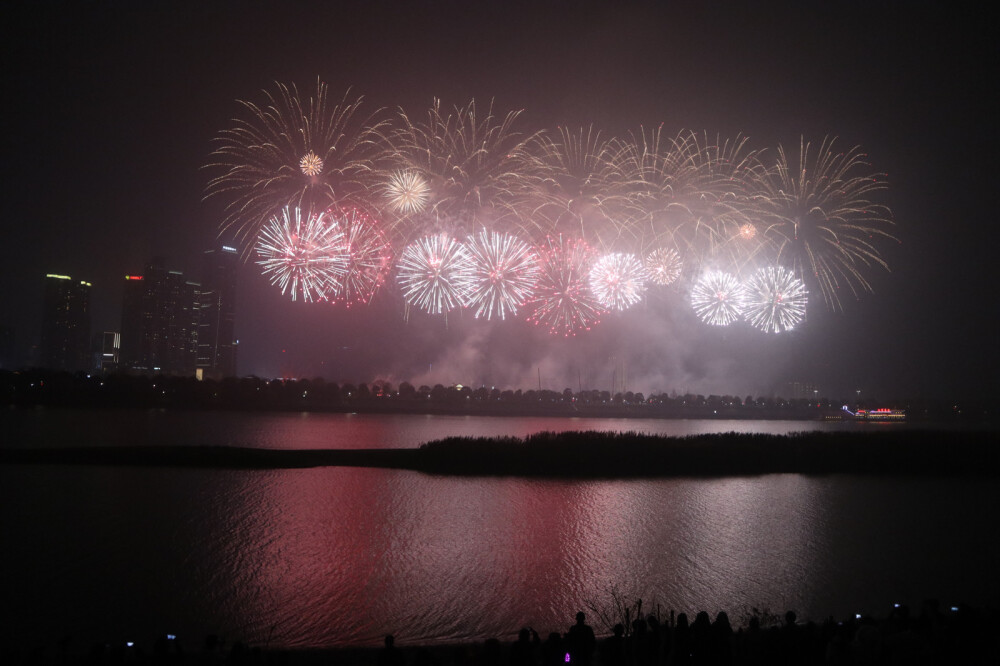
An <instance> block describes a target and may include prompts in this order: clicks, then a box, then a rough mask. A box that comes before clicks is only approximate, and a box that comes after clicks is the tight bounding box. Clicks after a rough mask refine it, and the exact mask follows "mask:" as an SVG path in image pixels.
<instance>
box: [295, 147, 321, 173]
mask: <svg viewBox="0 0 1000 666" xmlns="http://www.w3.org/2000/svg"><path fill="white" fill-rule="evenodd" d="M299 169H301V170H302V174H303V175H305V176H318V175H320V174H321V173H323V158H321V157H320V156H319V155H317V154H316V153H314V152H313V151H311V150H310V151H309V152H308V153H306V154H305V155H303V156H302V159H300V160H299Z"/></svg>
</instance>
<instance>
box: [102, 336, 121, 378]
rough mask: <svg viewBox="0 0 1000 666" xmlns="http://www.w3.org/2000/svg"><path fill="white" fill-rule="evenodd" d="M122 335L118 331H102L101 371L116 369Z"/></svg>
mask: <svg viewBox="0 0 1000 666" xmlns="http://www.w3.org/2000/svg"><path fill="white" fill-rule="evenodd" d="M121 345H122V335H121V333H119V332H118V331H104V334H103V335H102V336H101V372H105V373H107V372H114V371H115V370H117V369H118V352H119V350H121Z"/></svg>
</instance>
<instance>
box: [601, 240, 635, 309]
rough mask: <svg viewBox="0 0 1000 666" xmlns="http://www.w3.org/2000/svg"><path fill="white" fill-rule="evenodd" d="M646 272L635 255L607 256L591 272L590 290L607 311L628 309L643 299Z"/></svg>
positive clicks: (617, 254)
mask: <svg viewBox="0 0 1000 666" xmlns="http://www.w3.org/2000/svg"><path fill="white" fill-rule="evenodd" d="M645 289H646V269H645V268H644V267H643V265H642V262H641V261H639V259H638V258H637V257H636V256H635V255H632V254H619V253H615V254H606V255H604V256H603V257H601V258H600V259H598V260H597V261H596V262H594V267H593V268H591V269H590V290H591V291H592V292H593V293H594V296H595V297H596V298H597V300H598V302H600V304H601V305H602V306H604V307H605V308H606V309H608V310H627V309H628V308H630V307H632V306H633V305H635V304H636V303H638V302H639V299H641V298H642V293H643V292H644V291H645Z"/></svg>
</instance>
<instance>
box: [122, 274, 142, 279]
mask: <svg viewBox="0 0 1000 666" xmlns="http://www.w3.org/2000/svg"><path fill="white" fill-rule="evenodd" d="M125 279H126V280H141V279H142V276H141V275H126V276H125Z"/></svg>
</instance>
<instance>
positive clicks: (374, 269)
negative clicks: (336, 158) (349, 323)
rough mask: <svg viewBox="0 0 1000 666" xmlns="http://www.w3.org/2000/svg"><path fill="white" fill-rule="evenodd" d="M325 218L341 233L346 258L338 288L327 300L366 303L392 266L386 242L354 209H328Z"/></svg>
mask: <svg viewBox="0 0 1000 666" xmlns="http://www.w3.org/2000/svg"><path fill="white" fill-rule="evenodd" d="M326 215H328V216H329V218H330V219H332V220H334V221H335V223H336V224H337V225H338V226H339V228H340V229H342V230H343V235H342V240H341V247H342V250H343V253H344V255H345V256H346V257H347V265H346V267H345V272H344V277H343V279H342V280H341V282H340V288H339V289H337V291H336V292H335V293H332V294H331V295H330V296H329V299H330V300H331V301H332V302H335V303H343V304H345V305H346V306H347V307H351V306H352V305H354V304H355V303H364V304H368V303H370V302H371V300H372V298H373V297H374V296H375V294H376V293H377V292H378V290H379V289H380V288H381V287H382V285H383V284H384V283H385V278H386V274H387V273H388V272H389V269H390V268H391V267H392V252H391V249H390V247H389V242H388V240H386V237H385V234H383V233H382V231H381V230H380V229H379V227H378V224H377V223H376V222H375V220H373V219H372V218H370V217H369V216H368V215H366V214H365V213H363V212H361V211H359V210H357V209H353V208H352V209H350V210H347V211H339V210H337V209H331V210H329V211H327V213H326Z"/></svg>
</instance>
